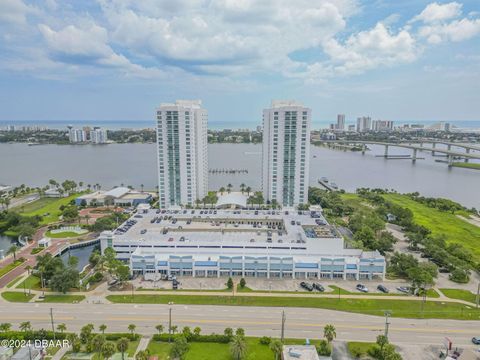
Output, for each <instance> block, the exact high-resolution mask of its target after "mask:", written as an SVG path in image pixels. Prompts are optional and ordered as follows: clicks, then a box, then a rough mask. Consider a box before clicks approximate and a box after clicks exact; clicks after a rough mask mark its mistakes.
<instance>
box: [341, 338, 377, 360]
mask: <svg viewBox="0 0 480 360" xmlns="http://www.w3.org/2000/svg"><path fill="white" fill-rule="evenodd" d="M373 345H375V343H371V342H361V341H349V342H347V349H348V352H349V353H350V355H352V356H353V357H354V358H355V359H358V358H361V357H363V356H366V355H367V354H368V349H370V348H371V347H372V346H373Z"/></svg>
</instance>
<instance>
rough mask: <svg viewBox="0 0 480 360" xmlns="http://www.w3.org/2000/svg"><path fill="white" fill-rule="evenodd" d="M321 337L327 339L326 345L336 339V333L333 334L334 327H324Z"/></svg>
mask: <svg viewBox="0 0 480 360" xmlns="http://www.w3.org/2000/svg"><path fill="white" fill-rule="evenodd" d="M323 336H324V337H325V338H326V339H327V341H328V343H331V342H332V341H333V339H335V338H336V337H337V333H336V332H335V326H333V325H331V324H327V325H325V327H324V328H323Z"/></svg>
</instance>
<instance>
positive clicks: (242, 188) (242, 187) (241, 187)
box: [240, 183, 246, 194]
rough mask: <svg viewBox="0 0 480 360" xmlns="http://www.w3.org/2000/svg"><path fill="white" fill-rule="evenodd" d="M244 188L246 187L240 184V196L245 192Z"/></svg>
mask: <svg viewBox="0 0 480 360" xmlns="http://www.w3.org/2000/svg"><path fill="white" fill-rule="evenodd" d="M245 186H246V185H245V184H244V183H241V184H240V191H241V192H242V194H243V192H244V191H245Z"/></svg>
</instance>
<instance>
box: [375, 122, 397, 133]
mask: <svg viewBox="0 0 480 360" xmlns="http://www.w3.org/2000/svg"><path fill="white" fill-rule="evenodd" d="M372 130H373V131H392V130H393V121H391V120H374V121H373V122H372Z"/></svg>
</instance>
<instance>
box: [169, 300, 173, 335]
mask: <svg viewBox="0 0 480 360" xmlns="http://www.w3.org/2000/svg"><path fill="white" fill-rule="evenodd" d="M168 305H170V307H169V308H168V342H171V341H172V305H173V301H169V302H168Z"/></svg>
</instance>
